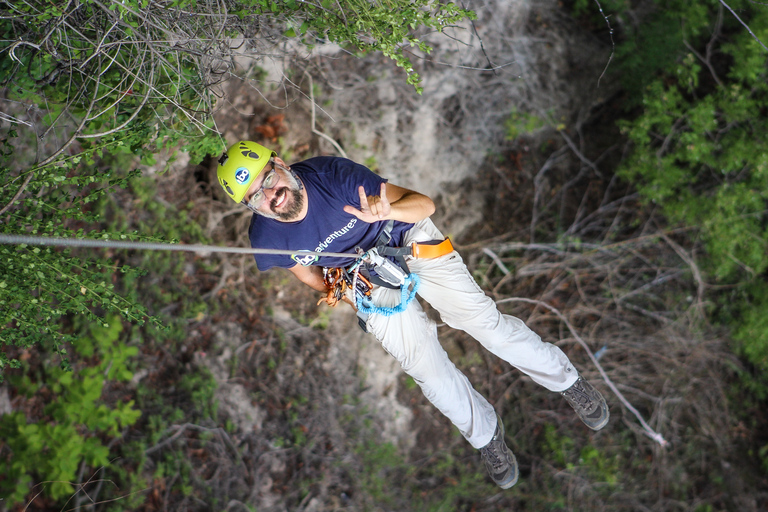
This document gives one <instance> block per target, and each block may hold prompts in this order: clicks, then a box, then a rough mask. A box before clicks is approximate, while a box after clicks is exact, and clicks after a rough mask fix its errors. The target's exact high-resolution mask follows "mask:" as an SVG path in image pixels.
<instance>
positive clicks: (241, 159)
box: [216, 140, 277, 203]
mask: <svg viewBox="0 0 768 512" xmlns="http://www.w3.org/2000/svg"><path fill="white" fill-rule="evenodd" d="M276 155H277V153H275V152H274V151H272V150H270V149H267V148H265V147H264V146H262V145H261V144H256V143H255V142H251V141H248V140H243V141H240V142H238V143H237V144H233V145H232V146H230V147H229V149H228V150H226V151H225V152H224V154H223V155H221V158H219V168H218V169H217V170H216V175H217V176H218V178H219V184H220V185H221V187H222V188H223V189H224V192H226V193H227V195H228V196H229V197H231V198H232V200H233V201H234V202H236V203H239V202H241V201H242V200H243V197H244V196H245V193H246V192H248V189H249V188H250V186H251V183H253V180H255V179H256V177H257V176H258V175H259V174H260V173H261V171H263V170H264V167H266V166H267V164H268V163H269V159H270V158H272V157H273V156H276Z"/></svg>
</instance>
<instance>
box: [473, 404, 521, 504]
mask: <svg viewBox="0 0 768 512" xmlns="http://www.w3.org/2000/svg"><path fill="white" fill-rule="evenodd" d="M480 456H481V457H482V458H483V462H485V467H486V468H487V469H488V473H489V474H490V475H491V478H492V479H493V481H494V482H496V485H498V486H499V487H501V488H502V489H509V488H510V487H512V486H513V485H515V484H516V483H517V477H518V470H517V460H516V459H515V454H514V453H512V451H511V450H510V449H509V448H507V444H506V443H505V442H504V424H503V423H502V422H501V418H500V417H499V415H498V414H497V415H496V432H494V433H493V438H492V439H491V441H490V442H489V443H488V444H487V445H485V446H483V447H482V448H480Z"/></svg>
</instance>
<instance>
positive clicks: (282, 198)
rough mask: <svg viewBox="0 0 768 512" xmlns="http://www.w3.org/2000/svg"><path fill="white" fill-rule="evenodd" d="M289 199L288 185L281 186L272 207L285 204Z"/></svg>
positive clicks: (275, 207)
mask: <svg viewBox="0 0 768 512" xmlns="http://www.w3.org/2000/svg"><path fill="white" fill-rule="evenodd" d="M287 201H288V189H287V188H286V187H283V188H281V189H280V190H279V191H278V193H277V195H275V198H274V199H273V200H272V209H273V210H276V209H278V208H280V207H281V206H283V205H284V204H285V203H286V202H287Z"/></svg>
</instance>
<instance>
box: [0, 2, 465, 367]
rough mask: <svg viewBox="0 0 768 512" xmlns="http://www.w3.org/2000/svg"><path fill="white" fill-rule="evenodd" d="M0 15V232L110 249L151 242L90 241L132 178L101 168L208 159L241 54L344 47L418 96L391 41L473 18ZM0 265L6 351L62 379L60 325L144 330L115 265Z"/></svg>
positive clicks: (452, 13) (245, 5)
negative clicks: (216, 115)
mask: <svg viewBox="0 0 768 512" xmlns="http://www.w3.org/2000/svg"><path fill="white" fill-rule="evenodd" d="M0 14H2V16H0V29H2V32H3V33H4V34H6V37H5V38H4V41H3V42H0V77H2V78H1V79H0V87H4V92H5V97H4V98H3V100H2V101H4V103H5V104H6V105H8V106H9V108H8V109H4V110H7V112H8V113H7V114H4V116H3V119H4V120H5V124H4V125H0V130H2V132H0V135H1V137H0V144H1V145H2V147H1V148H0V150H1V151H2V160H1V161H0V226H1V227H0V231H1V232H2V233H6V234H19V233H20V234H35V235H45V236H62V237H73V238H83V237H88V238H113V237H114V238H119V239H151V238H149V237H140V236H138V235H137V234H135V233H134V234H126V233H122V232H110V231H108V230H107V231H105V230H102V229H100V228H99V227H96V224H97V223H98V222H100V221H101V220H102V219H101V217H100V216H99V215H98V213H97V212H95V211H94V210H93V209H92V208H91V205H92V203H93V201H95V200H96V199H98V198H99V197H102V196H104V194H107V193H109V192H112V191H114V189H115V188H116V187H124V186H126V184H127V183H129V182H130V181H131V180H132V179H134V178H135V177H136V176H137V174H138V172H137V171H133V172H129V173H127V174H126V173H124V172H122V169H120V168H118V169H110V168H109V166H110V165H115V164H117V163H118V162H119V163H120V164H124V165H127V166H131V167H132V166H134V165H135V164H136V162H135V160H139V161H140V162H141V163H142V164H145V165H152V164H155V163H156V160H155V154H156V153H157V152H158V151H160V150H166V151H173V150H174V148H177V147H180V148H181V149H182V150H183V151H186V152H188V153H189V154H190V157H191V158H192V159H193V161H200V160H201V159H202V158H203V157H204V156H205V155H207V154H218V153H219V152H220V151H221V150H222V142H221V140H220V138H219V137H218V136H217V133H216V132H215V130H214V128H213V124H212V123H213V122H212V117H211V112H212V110H213V106H214V103H215V101H216V98H217V95H216V90H215V88H216V86H217V85H218V84H220V83H221V82H222V81H223V80H225V79H226V78H227V77H228V76H229V75H230V74H231V72H232V69H233V66H234V56H235V55H236V54H237V53H238V52H239V51H240V48H244V50H245V52H246V53H247V54H249V55H251V56H253V55H254V53H255V54H257V55H258V53H259V52H258V51H253V50H255V49H258V48H265V47H267V46H271V45H272V42H273V41H274V38H278V39H279V38H280V37H294V38H297V39H298V40H299V41H301V42H303V43H304V44H306V45H309V46H312V45H313V44H315V42H316V41H319V40H327V41H331V42H335V43H339V44H344V43H348V42H349V43H352V44H353V45H355V46H357V47H358V48H359V49H360V50H361V51H371V50H373V51H381V52H382V53H384V55H386V56H388V57H390V58H392V59H393V60H394V61H395V62H396V64H397V65H398V66H400V67H402V68H404V69H405V70H406V73H407V74H408V81H409V83H412V84H414V86H417V88H418V82H419V76H418V74H417V73H415V72H414V71H413V67H412V65H411V63H410V61H409V59H408V58H407V57H405V54H404V47H403V46H402V45H403V42H405V43H406V44H408V45H411V46H418V47H419V48H420V49H421V50H422V51H424V52H428V51H429V47H428V46H427V45H426V44H425V43H423V42H422V41H421V40H420V39H418V38H417V37H416V35H415V33H416V31H417V30H418V29H420V28H421V27H424V28H427V29H432V30H438V31H440V30H442V29H443V28H444V27H445V26H447V25H449V24H451V23H455V22H457V21H459V20H461V19H463V18H465V17H469V16H472V13H471V12H469V11H466V10H463V9H460V8H458V7H457V6H456V5H454V4H451V3H441V2H434V1H432V0H418V1H416V2H405V1H401V0H388V1H383V2H374V3H369V2H364V1H360V0H345V1H343V2H330V1H325V0H323V2H321V3H319V4H317V5H315V4H313V3H309V2H295V1H294V0H288V1H270V2H268V1H266V0H243V1H237V2H228V3H227V4H226V5H224V4H221V3H216V2H207V1H194V0H176V1H168V2H152V3H150V2H146V1H144V0H126V1H122V2H116V1H110V2H106V3H101V2H91V1H85V0H72V1H69V2H67V3H66V4H59V3H55V2H54V3H51V2H44V1H39V0H34V1H31V2H24V3H21V4H19V3H7V2H6V3H2V4H0ZM283 32H285V34H286V35H285V36H281V35H280V34H282V33H283ZM237 38H245V40H246V43H245V46H244V47H243V46H242V41H241V42H237V41H236V40H235V39H237ZM22 128H24V129H27V128H28V130H26V131H24V132H23V133H21V132H22ZM105 161H106V162H107V164H106V165H104V164H103V162H105ZM0 260H2V262H1V263H0V272H1V274H0V276H1V277H0V306H2V307H0V311H2V313H0V334H1V336H2V343H3V344H4V345H6V346H12V345H15V346H18V347H21V348H26V347H30V346H31V345H33V344H35V343H44V344H52V345H53V346H54V347H55V349H56V350H57V351H58V353H59V354H60V357H61V359H62V364H64V366H65V367H66V366H67V364H68V360H67V358H66V353H65V350H64V348H63V347H64V346H65V345H66V343H67V342H69V341H72V337H71V336H70V335H67V334H65V333H64V332H63V331H64V329H62V328H61V327H62V325H61V320H62V318H64V317H66V316H67V315H83V314H84V315H86V316H87V317H88V318H89V319H90V320H92V321H94V320H95V319H96V317H97V316H100V315H102V314H103V313H104V312H107V311H115V312H120V313H121V314H122V315H123V316H124V317H125V318H126V319H129V320H131V321H133V322H137V323H141V322H143V321H144V319H145V318H146V317H147V314H146V310H145V309H144V308H143V307H141V306H140V305H139V303H138V302H137V301H135V300H126V299H125V298H124V297H123V296H121V295H120V294H118V293H117V292H115V288H114V283H113V282H112V278H111V277H110V276H111V275H114V274H115V273H116V272H122V273H126V272H127V273H133V275H135V273H136V271H135V270H133V269H130V268H128V267H126V266H120V267H117V266H116V265H114V264H112V263H111V262H110V261H108V260H105V259H101V260H98V259H97V260H91V259H85V258H82V257H79V255H77V254H73V253H72V252H70V251H67V250H65V251H61V250H55V249H37V248H34V249H31V248H28V247H23V246H22V247H11V246H5V247H2V248H0ZM8 364H12V365H13V366H16V367H18V362H17V361H15V360H13V358H9V357H8V355H7V353H6V352H5V351H3V352H0V379H1V378H2V371H3V369H4V368H5V367H6V366H7V365H8Z"/></svg>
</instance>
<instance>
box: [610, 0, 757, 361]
mask: <svg viewBox="0 0 768 512" xmlns="http://www.w3.org/2000/svg"><path fill="white" fill-rule="evenodd" d="M699 8H701V6H699ZM697 12H698V11H697ZM750 26H751V28H752V30H753V31H754V33H755V34H756V35H757V37H759V38H760V39H762V40H768V13H767V12H766V11H764V10H763V11H755V14H754V16H752V18H751V19H750ZM723 39H725V38H723ZM720 51H721V52H722V53H723V54H724V55H727V56H728V57H729V58H730V65H729V67H728V68H727V70H726V71H724V72H722V73H720V72H719V71H718V70H716V69H715V68H714V67H713V66H712V64H711V62H708V61H703V62H702V61H701V59H700V57H701V56H700V55H699V56H698V57H697V56H695V55H694V54H693V53H689V54H688V55H687V56H686V57H685V58H684V59H682V60H681V61H679V62H678V63H677V64H676V65H675V67H674V68H673V69H672V70H671V71H672V72H671V73H670V75H668V76H665V77H664V78H661V79H658V80H656V81H654V82H653V83H651V84H650V85H649V86H647V88H646V89H645V91H644V94H643V99H642V104H643V111H642V114H641V115H640V116H639V117H638V118H637V119H636V120H634V121H631V122H624V123H623V124H622V127H623V131H624V133H625V134H626V135H627V136H628V137H629V139H630V140H631V142H632V143H633V144H634V150H633V153H632V156H631V157H630V159H629V160H628V161H627V162H626V164H625V165H624V166H623V169H622V170H621V175H622V176H623V177H625V178H627V179H629V180H631V181H633V182H635V183H638V187H639V190H640V192H641V194H642V195H643V196H644V197H645V198H646V199H647V200H648V201H651V202H653V203H655V204H658V205H659V206H660V207H661V208H662V210H663V212H664V213H665V214H666V215H667V216H668V218H669V219H670V220H671V221H672V222H675V223H682V224H684V225H688V226H695V227H696V228H697V229H698V233H699V234H700V237H701V239H702V241H703V242H704V244H705V246H706V249H707V254H706V257H705V258H704V260H703V266H704V269H705V270H706V271H707V272H708V274H709V275H710V276H712V277H713V278H714V279H717V280H719V281H720V282H721V283H726V284H732V283H737V284H739V288H738V291H737V294H736V295H734V296H733V297H728V298H726V301H727V302H733V298H737V297H741V298H737V300H736V302H738V303H740V307H741V308H742V311H743V314H742V315H741V317H740V318H736V319H735V321H736V324H737V325H738V326H739V327H738V332H737V335H738V336H739V337H740V339H741V340H742V341H743V342H744V350H745V354H747V355H748V356H749V357H750V359H751V360H752V361H753V362H755V363H757V364H760V365H765V364H766V363H768V342H767V341H766V340H768V331H766V330H765V328H764V325H763V324H764V320H763V318H765V312H766V308H768V302H766V297H765V294H764V293H761V292H760V291H759V289H760V287H761V286H764V277H763V276H764V275H765V272H766V270H768V259H767V258H766V257H765V254H766V249H768V218H767V217H766V215H765V212H766V199H768V192H767V191H768V155H767V154H766V153H765V151H764V148H763V142H764V140H763V139H764V134H765V133H766V131H767V130H768V121H767V120H766V117H765V115H761V114H760V113H761V112H765V109H766V108H768V85H766V83H767V81H766V80H767V78H768V68H767V67H766V63H767V62H768V55H767V54H766V52H765V50H764V49H763V48H762V47H761V45H760V44H759V43H758V42H757V41H756V40H755V39H754V38H753V37H752V36H751V35H749V34H748V33H740V34H738V35H735V36H733V37H732V38H729V39H727V40H726V42H725V44H722V46H721V47H720ZM756 114H757V115H756ZM755 286H756V287H755ZM744 298H746V301H745V300H744Z"/></svg>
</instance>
